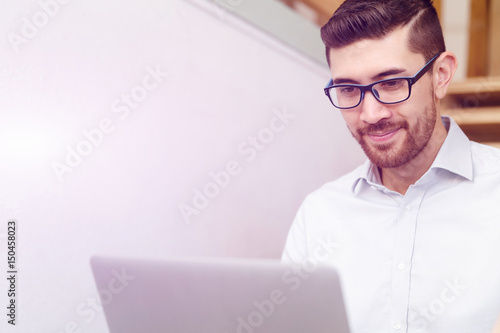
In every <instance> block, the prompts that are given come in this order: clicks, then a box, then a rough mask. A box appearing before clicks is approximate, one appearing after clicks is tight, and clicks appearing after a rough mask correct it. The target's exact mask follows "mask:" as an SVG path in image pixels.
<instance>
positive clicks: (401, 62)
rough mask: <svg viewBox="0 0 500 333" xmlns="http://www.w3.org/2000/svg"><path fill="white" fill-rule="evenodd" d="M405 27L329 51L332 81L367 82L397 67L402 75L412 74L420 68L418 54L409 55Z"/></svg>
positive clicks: (420, 59)
mask: <svg viewBox="0 0 500 333" xmlns="http://www.w3.org/2000/svg"><path fill="white" fill-rule="evenodd" d="M407 36H408V28H406V27H405V28H399V29H396V30H394V31H393V32H391V33H389V34H387V35H386V36H384V37H383V38H381V39H363V40H360V41H358V42H355V43H352V44H349V45H347V46H344V47H341V48H337V49H331V50H330V54H329V56H330V70H331V72H332V78H333V79H334V80H335V79H336V78H349V79H353V80H356V81H360V82H365V81H368V82H366V83H369V80H370V78H371V77H374V76H376V75H377V74H379V73H382V72H384V71H386V70H388V69H392V68H401V69H403V70H405V72H404V73H402V75H414V74H415V72H416V71H417V70H418V69H420V67H422V65H423V63H424V61H425V59H424V56H423V55H422V54H418V53H414V52H412V51H411V50H410V49H409V47H408V43H407V40H408V39H407Z"/></svg>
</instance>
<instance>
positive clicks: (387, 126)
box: [357, 120, 408, 136]
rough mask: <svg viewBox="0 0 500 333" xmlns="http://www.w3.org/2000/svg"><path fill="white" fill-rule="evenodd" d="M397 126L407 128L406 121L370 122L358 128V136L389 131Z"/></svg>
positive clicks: (397, 127)
mask: <svg viewBox="0 0 500 333" xmlns="http://www.w3.org/2000/svg"><path fill="white" fill-rule="evenodd" d="M399 128H403V129H408V122H407V121H405V120H402V121H400V122H392V121H379V122H378V123H376V124H370V125H368V126H365V127H362V128H358V130H357V132H358V134H359V135H360V136H362V135H367V134H368V133H384V132H391V131H393V130H396V129H399Z"/></svg>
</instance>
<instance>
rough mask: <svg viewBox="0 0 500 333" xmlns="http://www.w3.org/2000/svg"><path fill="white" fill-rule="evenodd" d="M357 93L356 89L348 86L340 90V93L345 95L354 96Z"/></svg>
mask: <svg viewBox="0 0 500 333" xmlns="http://www.w3.org/2000/svg"><path fill="white" fill-rule="evenodd" d="M355 92H356V88H354V87H350V86H347V87H341V88H340V93H341V94H343V95H352V94H354V93H355Z"/></svg>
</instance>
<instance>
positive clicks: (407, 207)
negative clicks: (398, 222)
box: [405, 205, 413, 213]
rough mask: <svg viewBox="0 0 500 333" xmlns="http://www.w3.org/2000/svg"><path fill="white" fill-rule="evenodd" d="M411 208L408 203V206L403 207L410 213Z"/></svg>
mask: <svg viewBox="0 0 500 333" xmlns="http://www.w3.org/2000/svg"><path fill="white" fill-rule="evenodd" d="M412 209H413V208H412V207H411V206H410V205H408V206H406V207H405V210H406V212H407V213H411V211H412Z"/></svg>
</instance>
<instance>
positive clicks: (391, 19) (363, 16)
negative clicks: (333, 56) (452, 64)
mask: <svg viewBox="0 0 500 333" xmlns="http://www.w3.org/2000/svg"><path fill="white" fill-rule="evenodd" d="M407 24H410V32H409V38H408V41H407V42H408V46H409V48H410V50H412V51H413V52H415V53H420V54H422V55H423V56H424V57H425V59H426V61H429V60H430V59H431V58H432V57H433V56H434V55H436V54H437V53H439V52H444V51H446V47H445V43H444V37H443V31H442V29H441V24H440V23H439V18H438V15H437V12H436V9H435V8H434V6H433V3H432V0H346V1H345V2H344V3H342V5H340V7H339V8H338V9H337V10H336V11H335V13H334V14H333V16H332V17H331V18H330V20H329V21H328V22H327V23H326V24H325V25H324V26H323V27H322V28H321V39H322V40H323V43H324V44H325V46H326V59H327V61H328V65H330V49H332V48H333V49H335V48H340V47H343V46H347V45H349V44H352V43H354V42H357V41H359V40H362V39H379V38H382V37H384V36H385V35H387V34H388V33H390V32H392V31H394V30H395V29H396V28H399V27H403V26H406V25H407Z"/></svg>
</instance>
